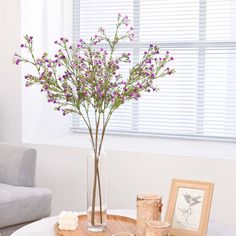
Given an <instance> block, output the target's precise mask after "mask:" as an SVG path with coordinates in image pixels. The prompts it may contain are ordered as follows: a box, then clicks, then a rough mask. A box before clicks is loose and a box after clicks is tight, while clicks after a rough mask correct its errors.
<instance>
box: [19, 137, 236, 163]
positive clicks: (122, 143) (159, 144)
mask: <svg viewBox="0 0 236 236" xmlns="http://www.w3.org/2000/svg"><path fill="white" fill-rule="evenodd" d="M23 143H25V144H29V143H31V144H40V145H52V146H67V147H78V148H83V149H89V148H90V143H89V138H88V135H87V134H85V133H77V134H67V135H63V136H58V137H57V138H55V137H54V138H47V137H46V138H41V139H40V140H23ZM104 149H106V150H108V151H125V152H141V153H156V154H159V155H174V156H181V157H183V156H188V157H198V158H199V157H200V158H216V159H234V160H236V144H235V143H233V142H220V141H207V140H201V141H200V140H187V139H173V138H159V137H158V138H157V137H142V136H137V137H134V136H124V135H110V134H108V135H106V138H105V142H104Z"/></svg>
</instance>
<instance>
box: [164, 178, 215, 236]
mask: <svg viewBox="0 0 236 236" xmlns="http://www.w3.org/2000/svg"><path fill="white" fill-rule="evenodd" d="M213 188H214V184H213V183H207V182H198V181H190V180H180V179H173V180H172V186H171V191H170V196H169V203H168V208H167V214H166V221H168V222H170V223H171V235H173V236H206V234H207V226H208V221H209V214H210V209H211V201H212V195H213Z"/></svg>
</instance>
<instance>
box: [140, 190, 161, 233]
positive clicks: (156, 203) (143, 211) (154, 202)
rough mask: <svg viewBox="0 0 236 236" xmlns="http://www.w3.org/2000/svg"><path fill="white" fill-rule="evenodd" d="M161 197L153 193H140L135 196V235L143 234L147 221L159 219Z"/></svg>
mask: <svg viewBox="0 0 236 236" xmlns="http://www.w3.org/2000/svg"><path fill="white" fill-rule="evenodd" d="M161 211H162V198H161V196H158V195H155V194H145V195H144V194H140V195H138V196H137V225H136V226H137V228H136V235H137V236H144V235H145V231H146V224H147V222H148V221H160V220H161Z"/></svg>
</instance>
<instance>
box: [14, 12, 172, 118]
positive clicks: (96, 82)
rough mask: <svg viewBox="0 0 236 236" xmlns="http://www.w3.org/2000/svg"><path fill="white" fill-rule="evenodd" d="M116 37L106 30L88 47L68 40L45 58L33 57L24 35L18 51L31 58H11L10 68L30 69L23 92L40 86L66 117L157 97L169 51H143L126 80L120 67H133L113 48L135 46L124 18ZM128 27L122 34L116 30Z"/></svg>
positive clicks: (30, 43)
mask: <svg viewBox="0 0 236 236" xmlns="http://www.w3.org/2000/svg"><path fill="white" fill-rule="evenodd" d="M116 27H117V28H116V32H117V33H116V34H115V36H114V37H113V38H109V37H108V36H107V34H106V30H105V29H104V28H99V30H98V34H95V35H94V36H92V37H91V38H90V40H89V41H88V42H85V41H84V40H83V39H80V40H79V42H78V43H77V44H74V45H72V44H70V42H69V40H68V39H66V38H63V37H62V38H60V39H59V40H57V41H55V42H54V43H55V44H57V45H58V46H59V48H60V49H59V50H58V51H57V53H56V54H55V55H54V57H53V58H49V56H48V54H47V53H44V54H43V55H42V56H41V57H36V56H35V55H34V53H33V37H31V36H28V35H26V36H25V42H24V43H23V44H21V47H22V48H26V49H28V51H29V52H30V58H31V59H28V58H23V57H22V56H21V55H18V54H15V56H14V59H13V62H14V63H15V64H17V65H19V64H20V62H23V63H30V64H33V65H34V66H35V68H36V70H37V75H29V74H28V75H26V76H25V80H26V86H27V87H28V86H31V85H34V84H39V85H40V86H41V91H42V92H45V93H46V94H47V98H48V102H49V103H53V104H55V105H56V108H55V109H56V110H61V111H62V112H63V114H64V115H66V114H68V113H71V112H76V113H79V114H80V115H82V114H83V112H82V110H83V109H84V110H85V111H88V109H89V107H92V108H94V109H95V110H96V111H98V112H99V113H103V114H104V113H105V112H107V111H108V113H109V112H110V113H112V112H113V111H114V110H116V109H117V108H118V107H119V106H120V105H122V104H123V103H125V102H126V101H128V100H132V99H135V100H137V99H139V98H140V97H141V94H142V93H143V92H151V91H157V85H156V83H155V81H156V79H157V78H160V77H164V76H166V75H171V74H172V73H174V70H173V69H170V68H169V67H166V64H167V63H169V62H170V61H172V60H173V57H171V56H170V55H169V52H168V51H167V52H166V53H165V54H164V56H162V57H160V52H159V48H158V47H157V46H155V45H152V44H150V46H149V47H148V49H147V50H146V51H144V53H143V57H142V58H141V60H140V62H139V63H137V64H135V65H134V66H133V67H131V68H130V69H129V73H128V76H125V75H124V74H122V73H121V68H122V66H123V65H124V64H126V63H128V64H129V65H131V64H130V63H131V58H132V55H131V53H129V52H122V53H121V54H119V55H116V54H114V52H115V49H116V47H117V44H119V42H120V41H122V40H131V41H132V40H133V38H134V33H133V28H132V27H130V26H129V19H128V17H127V16H125V17H122V16H121V15H120V14H119V15H118V17H117V26H116ZM121 27H126V28H127V31H126V33H124V34H121V35H120V34H119V29H120V28H121ZM101 42H102V43H103V44H106V43H107V45H108V49H106V48H103V47H99V43H101Z"/></svg>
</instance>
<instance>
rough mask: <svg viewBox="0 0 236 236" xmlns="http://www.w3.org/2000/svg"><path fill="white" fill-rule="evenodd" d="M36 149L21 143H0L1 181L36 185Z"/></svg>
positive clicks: (30, 185) (21, 184)
mask: <svg viewBox="0 0 236 236" xmlns="http://www.w3.org/2000/svg"><path fill="white" fill-rule="evenodd" d="M35 168H36V150H35V149H32V148H28V147H23V146H21V145H13V144H5V143H0V182H1V183H6V184H11V185H15V186H24V187H34V185H35Z"/></svg>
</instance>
